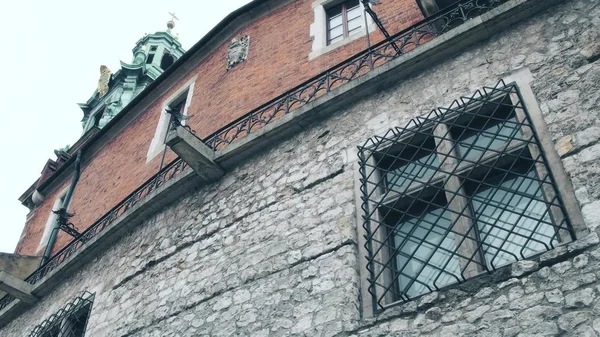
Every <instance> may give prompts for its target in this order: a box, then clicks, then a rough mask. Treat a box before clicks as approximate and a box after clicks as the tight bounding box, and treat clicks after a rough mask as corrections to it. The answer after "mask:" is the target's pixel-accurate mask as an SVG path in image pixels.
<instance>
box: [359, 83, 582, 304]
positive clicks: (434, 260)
mask: <svg viewBox="0 0 600 337" xmlns="http://www.w3.org/2000/svg"><path fill="white" fill-rule="evenodd" d="M359 158H360V174H361V179H360V182H361V192H362V201H363V202H362V209H363V211H364V213H363V220H364V223H363V226H364V229H365V238H366V240H365V242H366V244H365V248H366V251H367V260H368V261H367V262H368V263H367V269H368V272H369V280H368V281H369V292H370V294H371V296H372V299H373V301H374V306H373V307H374V310H375V313H378V312H381V311H382V310H384V309H386V308H387V307H389V306H393V305H397V304H400V303H403V302H405V301H408V300H411V299H413V298H415V297H418V296H421V295H423V294H426V293H429V292H432V291H435V290H439V289H440V288H443V287H446V286H450V285H452V284H456V283H460V282H463V281H465V280H467V279H468V278H471V277H473V276H476V275H479V274H482V273H485V272H492V271H494V270H496V269H498V268H500V267H502V266H505V265H507V264H509V263H512V262H515V261H517V260H521V259H525V258H528V257H531V256H533V255H536V254H539V253H541V252H544V251H547V250H549V249H552V248H553V247H555V246H556V245H557V244H558V243H559V242H565V241H570V240H573V239H574V238H575V237H574V232H573V231H572V229H571V225H570V223H569V219H568V218H567V216H566V211H565V209H564V207H563V203H562V200H561V197H560V195H559V193H558V191H557V186H556V182H555V181H554V178H553V177H552V174H551V171H550V168H549V166H548V161H547V160H546V158H545V156H544V153H543V151H542V149H541V147H540V141H539V139H538V136H537V134H536V132H535V128H534V125H533V123H532V121H531V118H530V116H529V114H528V112H527V109H526V108H525V106H524V105H523V103H522V99H521V96H520V93H519V91H518V88H517V87H516V85H514V84H512V85H506V84H504V82H500V83H498V84H497V85H496V86H495V87H493V88H488V87H486V88H484V89H482V90H480V91H477V92H476V93H475V94H474V95H473V96H471V97H462V98H460V100H457V101H455V102H454V103H453V104H452V105H451V106H450V107H449V108H438V109H435V110H433V111H432V112H431V113H429V114H428V115H426V116H424V117H418V118H416V119H413V120H411V121H410V123H409V124H408V126H406V127H397V128H395V129H392V130H389V131H388V132H387V133H386V134H385V135H384V136H381V137H379V136H376V137H373V138H371V139H369V140H368V141H367V142H366V143H365V144H364V145H363V146H361V147H359Z"/></svg>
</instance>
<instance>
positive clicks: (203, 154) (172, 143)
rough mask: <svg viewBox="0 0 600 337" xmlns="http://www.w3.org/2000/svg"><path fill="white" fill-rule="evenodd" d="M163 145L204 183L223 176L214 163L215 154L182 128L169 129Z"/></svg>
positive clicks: (219, 167) (221, 170) (222, 171)
mask: <svg viewBox="0 0 600 337" xmlns="http://www.w3.org/2000/svg"><path fill="white" fill-rule="evenodd" d="M165 143H166V144H167V146H168V147H169V148H171V150H173V152H175V153H177V155H179V157H181V159H182V160H183V161H185V162H186V163H188V165H190V167H191V168H192V169H193V170H194V171H195V172H196V173H197V174H198V175H199V176H200V178H202V179H203V180H204V181H205V182H207V183H210V182H213V181H216V180H217V179H219V178H220V177H222V176H223V174H225V171H224V170H223V169H222V168H221V166H219V165H218V164H217V163H216V162H215V161H214V157H215V152H214V151H213V150H212V149H211V148H209V147H208V146H206V144H204V143H203V142H202V141H201V140H200V139H199V138H198V137H196V136H195V135H194V134H193V133H192V132H190V131H189V130H188V129H186V128H185V127H184V126H176V127H175V128H171V129H170V130H169V134H168V135H167V139H166V142H165Z"/></svg>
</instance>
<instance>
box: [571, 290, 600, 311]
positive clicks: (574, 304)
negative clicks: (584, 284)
mask: <svg viewBox="0 0 600 337" xmlns="http://www.w3.org/2000/svg"><path fill="white" fill-rule="evenodd" d="M595 298H596V295H595V294H594V290H593V289H592V288H585V289H582V290H579V291H576V292H574V293H571V294H568V295H566V296H565V305H566V307H567V308H582V307H587V306H589V305H591V304H592V302H593V301H594V299H595Z"/></svg>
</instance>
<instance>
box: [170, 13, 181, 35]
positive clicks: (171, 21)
mask: <svg viewBox="0 0 600 337" xmlns="http://www.w3.org/2000/svg"><path fill="white" fill-rule="evenodd" d="M169 15H170V16H171V20H169V21H167V32H169V33H170V32H171V29H173V28H175V20H179V18H178V17H177V16H175V13H171V12H169Z"/></svg>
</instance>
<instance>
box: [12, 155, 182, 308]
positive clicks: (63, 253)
mask: <svg viewBox="0 0 600 337" xmlns="http://www.w3.org/2000/svg"><path fill="white" fill-rule="evenodd" d="M187 167H188V164H187V163H185V162H184V161H183V160H181V159H179V158H178V159H176V160H174V161H172V162H171V163H170V164H169V165H167V166H165V167H164V168H163V169H162V170H161V171H160V172H158V173H157V174H156V175H154V176H153V177H152V178H150V179H149V180H147V181H146V182H145V183H144V184H142V186H140V187H139V188H138V189H137V190H135V191H133V192H132V193H131V194H129V196H127V197H126V198H125V199H124V200H123V201H121V202H120V203H119V204H117V205H116V206H115V207H113V208H112V209H111V210H110V211H108V213H106V214H105V215H104V216H103V217H101V218H100V219H99V220H97V221H96V222H95V223H94V224H93V225H92V226H90V227H89V228H88V229H86V230H85V231H84V232H83V233H81V235H80V236H79V237H77V238H75V239H74V240H72V241H71V242H70V243H69V244H68V245H66V246H65V247H64V248H62V249H61V250H60V251H59V252H58V253H56V254H55V255H53V256H52V257H51V258H50V259H49V260H48V262H46V263H45V264H44V265H42V266H41V267H39V268H38V269H37V270H36V271H34V272H33V273H32V274H31V275H29V276H28V277H27V278H26V279H25V281H26V282H28V283H30V284H35V283H37V282H38V281H39V280H40V279H42V278H43V277H44V276H46V275H48V273H49V272H50V271H52V270H54V269H55V268H56V267H58V266H59V265H60V264H61V263H63V262H64V261H65V260H66V259H68V258H69V257H70V256H71V255H73V254H74V253H75V252H76V251H77V250H78V249H79V248H81V247H82V246H83V245H84V244H85V243H86V242H88V241H89V240H91V239H92V238H94V237H95V236H97V235H98V234H99V233H101V232H102V231H103V230H104V229H105V228H106V227H108V226H109V225H110V224H112V223H113V222H114V221H115V220H117V219H118V218H119V217H120V216H121V215H123V214H124V213H125V212H127V211H128V210H129V209H131V208H132V207H133V206H135V205H136V204H137V203H138V202H140V201H141V200H143V199H144V198H145V197H146V196H148V195H149V194H150V193H152V192H153V191H155V190H156V189H157V188H159V187H161V186H162V185H164V184H165V183H166V182H168V181H169V180H171V179H173V178H175V177H177V176H179V175H180V174H181V173H182V172H183V171H184V170H185V169H186V168H187ZM14 299H15V298H14V297H13V296H11V295H5V296H4V297H3V298H2V299H0V310H2V309H4V308H5V307H6V306H7V305H8V304H10V302H12V301H13V300H14Z"/></svg>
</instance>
